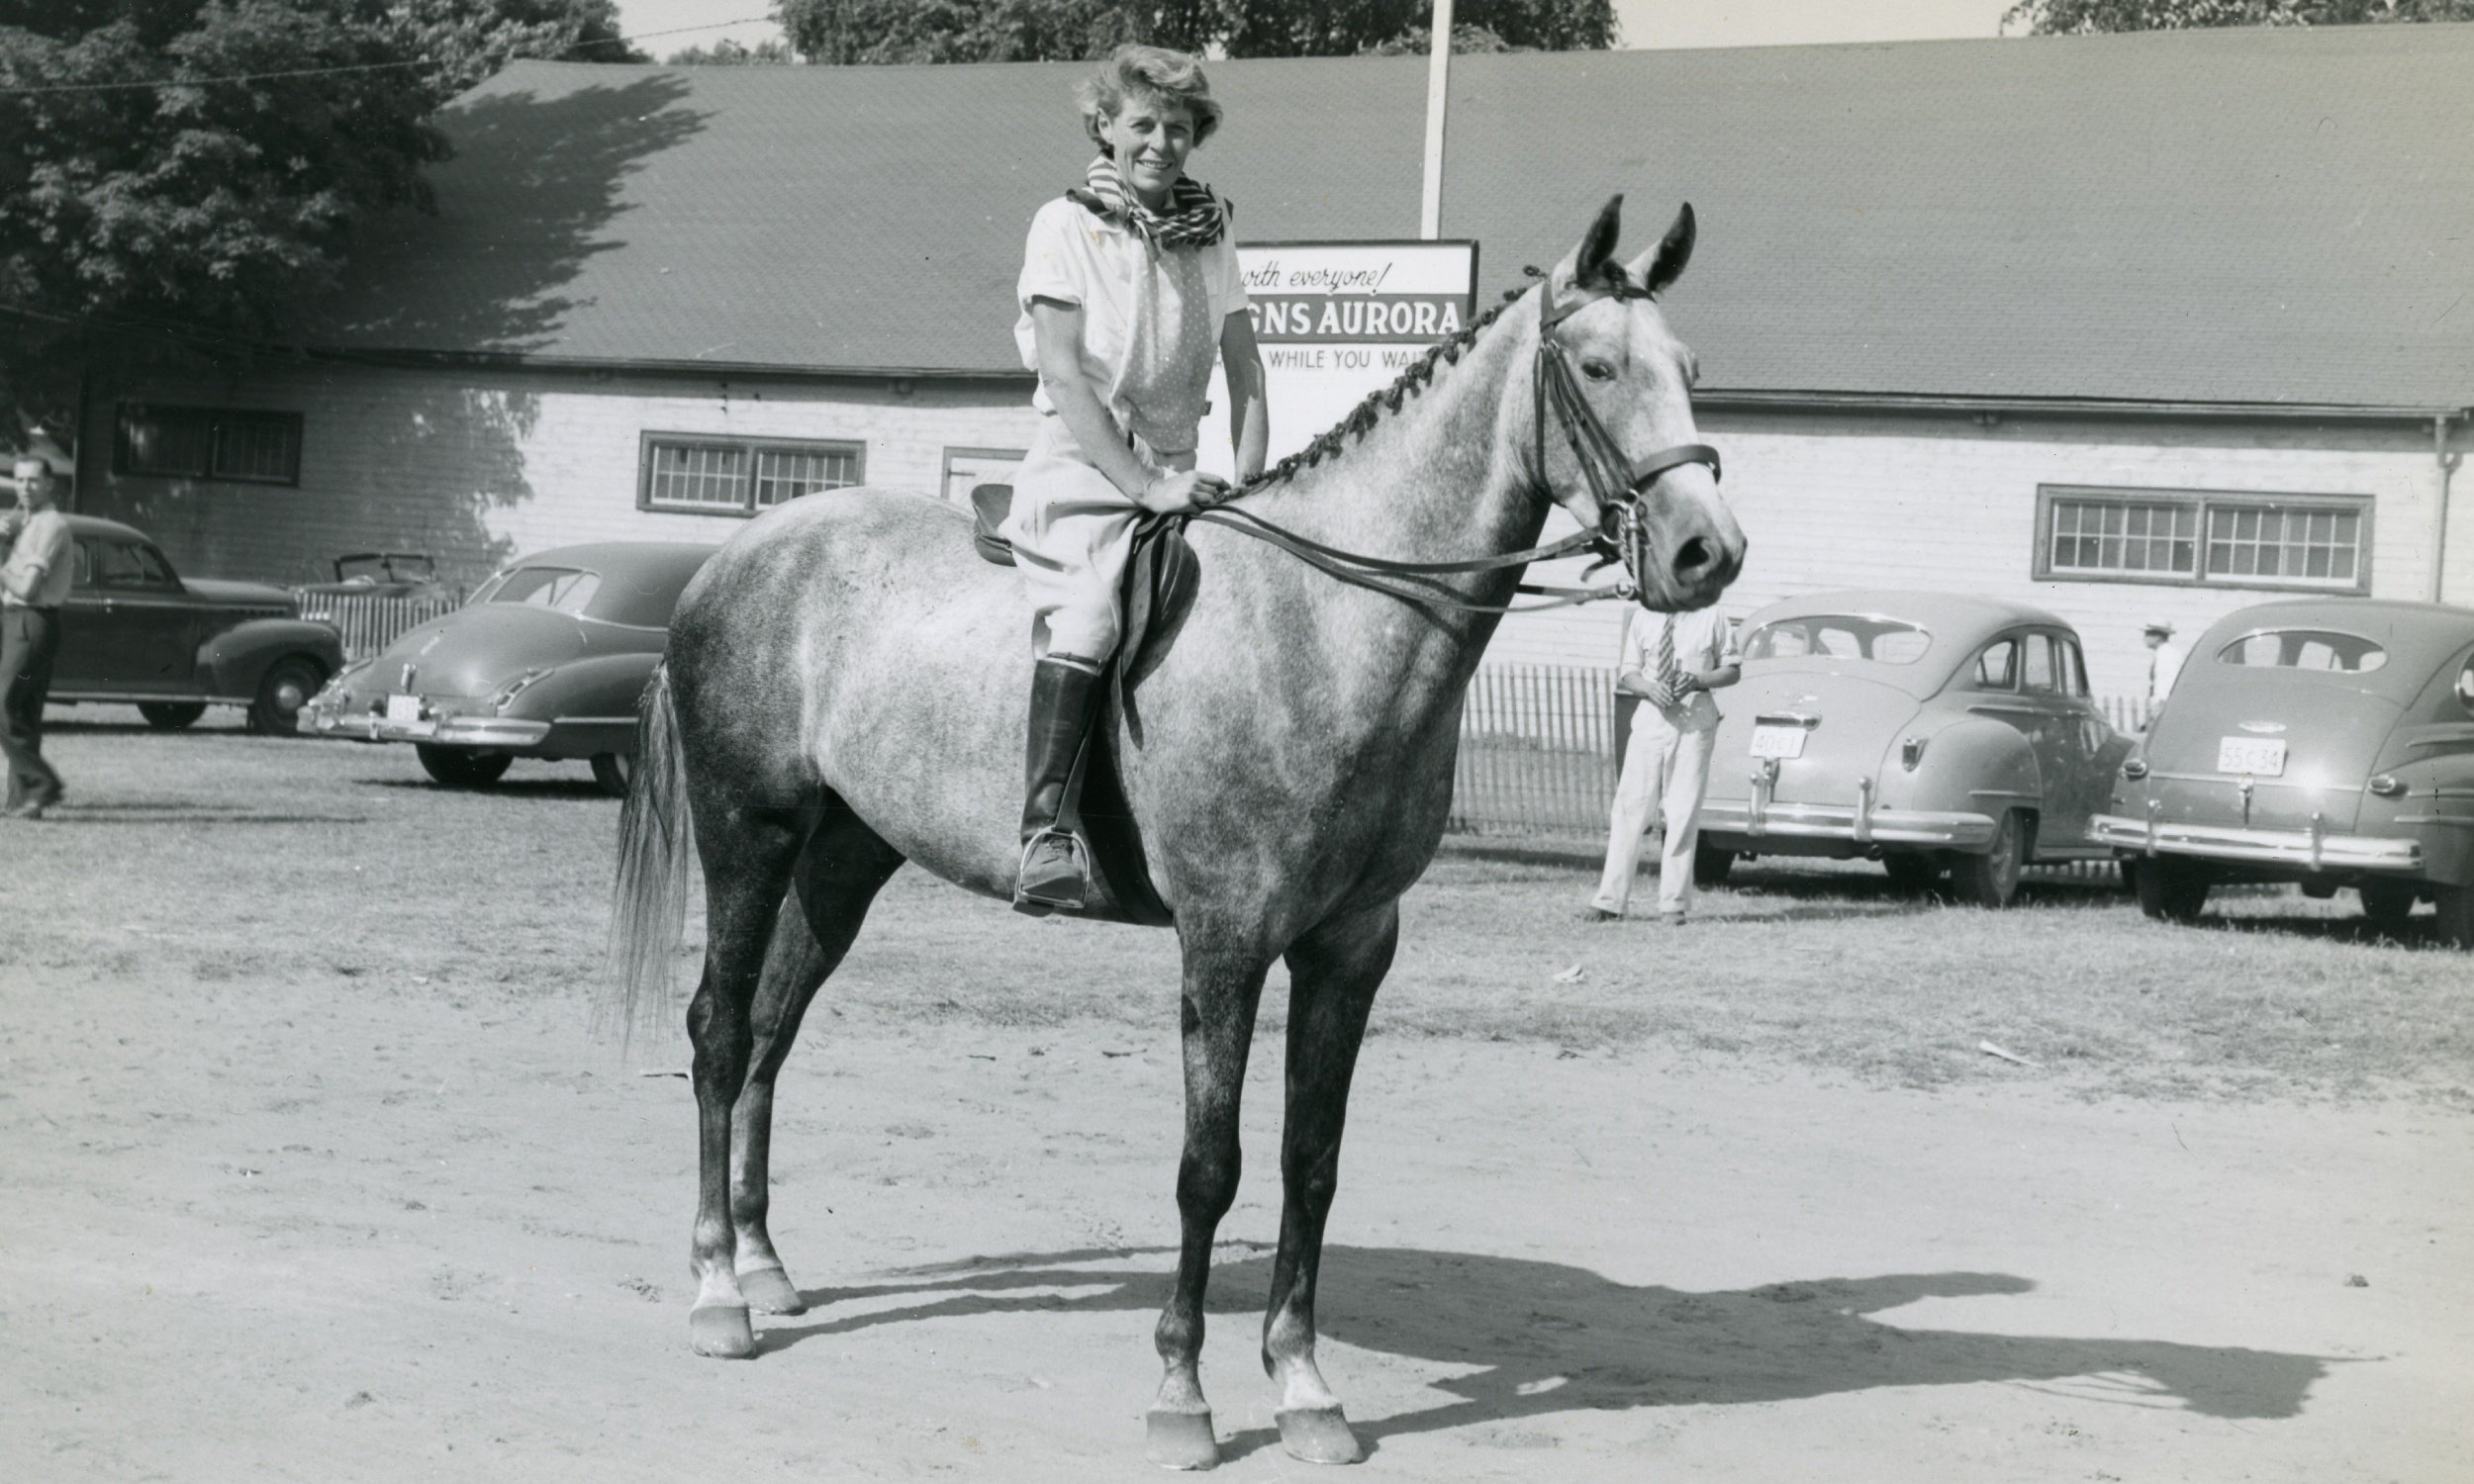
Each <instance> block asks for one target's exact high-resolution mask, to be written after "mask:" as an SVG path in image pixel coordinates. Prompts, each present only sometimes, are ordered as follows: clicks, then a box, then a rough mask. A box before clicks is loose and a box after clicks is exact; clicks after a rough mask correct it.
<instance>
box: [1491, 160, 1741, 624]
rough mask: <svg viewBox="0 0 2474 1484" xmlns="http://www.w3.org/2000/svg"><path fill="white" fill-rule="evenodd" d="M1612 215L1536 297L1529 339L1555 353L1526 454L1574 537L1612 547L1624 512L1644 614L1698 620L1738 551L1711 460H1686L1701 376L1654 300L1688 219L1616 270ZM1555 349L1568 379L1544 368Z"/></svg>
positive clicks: (1681, 248)
mask: <svg viewBox="0 0 2474 1484" xmlns="http://www.w3.org/2000/svg"><path fill="white" fill-rule="evenodd" d="M1622 206H1623V198H1622V197H1621V196H1617V197H1615V198H1614V199H1613V200H1611V201H1609V202H1607V203H1606V206H1605V208H1604V209H1603V210H1602V211H1600V212H1599V213H1598V218H1597V221H1596V222H1594V223H1592V224H1591V225H1590V227H1589V230H1588V232H1586V233H1584V234H1583V235H1582V237H1581V239H1580V243H1579V245H1578V246H1576V247H1574V248H1573V249H1572V250H1571V252H1570V254H1569V255H1568V256H1566V257H1565V259H1564V260H1563V261H1562V262H1561V263H1558V264H1556V266H1555V271H1554V272H1553V273H1551V274H1549V275H1547V280H1546V282H1545V284H1544V285H1542V286H1541V288H1540V290H1539V294H1538V297H1539V300H1540V323H1539V327H1538V332H1539V333H1540V334H1541V335H1544V336H1546V337H1548V339H1550V340H1551V341H1553V342H1554V345H1553V346H1552V347H1542V350H1541V354H1540V356H1539V358H1538V363H1537V366H1536V369H1535V373H1534V374H1536V375H1538V376H1540V377H1542V378H1546V379H1547V383H1548V384H1547V385H1546V386H1544V387H1542V388H1541V389H1540V394H1539V395H1538V396H1537V397H1535V398H1533V399H1532V405H1533V406H1534V407H1535V408H1536V409H1537V413H1538V416H1539V417H1540V418H1541V419H1542V420H1541V422H1540V425H1539V426H1538V428H1537V430H1536V434H1535V437H1534V438H1533V441H1532V446H1533V447H1534V448H1535V449H1536V450H1537V456H1538V457H1539V458H1540V459H1542V460H1543V463H1544V467H1543V469H1542V470H1541V471H1540V473H1541V475H1542V476H1543V478H1544V480H1545V483H1546V486H1547V489H1548V491H1549V492H1550V493H1551V494H1552V495H1553V496H1554V498H1555V502H1556V503H1557V504H1558V505H1561V506H1562V507H1564V509H1566V510H1570V512H1571V513H1572V515H1573V516H1574V517H1575V518H1577V519H1578V520H1579V521H1580V522H1581V524H1582V525H1583V526H1585V527H1588V528H1591V529H1598V530H1604V531H1607V532H1608V533H1609V534H1610V535H1613V534H1616V533H1617V531H1618V528H1619V527H1621V526H1623V525H1624V522H1625V513H1624V510H1623V507H1625V506H1626V505H1628V504H1630V505H1633V506H1634V512H1633V513H1632V515H1631V517H1630V521H1631V524H1630V528H1629V535H1630V537H1631V539H1629V540H1626V541H1623V542H1622V543H1621V545H1622V549H1623V551H1624V556H1625V562H1626V565H1627V566H1629V567H1631V568H1632V569H1633V571H1632V579H1633V582H1634V583H1635V584H1637V585H1638V586H1639V588H1640V590H1641V602H1642V603H1643V604H1644V605H1645V606H1648V607H1651V608H1655V609H1660V610H1667V609H1675V608H1700V607H1707V606H1708V605H1709V604H1711V603H1715V602H1717V601H1718V595H1719V594H1720V593H1722V592H1724V591H1725V590H1726V587H1727V584H1729V583H1731V582H1733V581H1735V577H1736V573H1737V572H1739V571H1740V570H1742V568H1743V566H1744V548H1745V539H1744V530H1743V527H1741V526H1739V525H1737V524H1736V520H1735V515H1734V514H1733V512H1731V511H1730V510H1728V509H1727V505H1726V502H1725V501H1723V500H1721V499H1720V498H1719V495H1718V469H1717V465H1716V458H1715V455H1714V454H1710V453H1709V452H1708V450H1706V449H1700V448H1698V446H1697V445H1698V444H1699V434H1698V432H1697V430H1696V429H1695V427H1694V425H1693V421H1692V397H1691V392H1692V383H1693V380H1694V378H1695V377H1696V375H1697V374H1698V370H1699V368H1698V363H1697V362H1696V361H1695V360H1694V358H1693V355H1692V352H1691V350H1690V349H1688V348H1687V347H1686V346H1685V345H1684V343H1683V342H1682V341H1681V340H1678V339H1676V338H1675V335H1674V332H1673V331H1672V330H1671V329H1669V328H1668V327H1667V325H1666V317H1665V315H1664V314H1663V313H1661V312H1660V310H1659V307H1658V302H1657V299H1656V295H1657V294H1658V293H1659V292H1660V291H1661V290H1663V289H1665V287H1666V286H1667V285H1668V284H1670V283H1673V282H1674V281H1675V279H1676V277H1677V276H1678V275H1680V274H1681V273H1682V272H1683V267H1684V263H1685V262H1686V261H1687V260H1689V259H1690V257H1691V256H1692V236H1693V222H1692V208H1691V207H1689V206H1686V207H1684V208H1683V210H1682V211H1681V212H1680V213H1678V214H1677V215H1676V217H1675V225H1674V226H1673V227H1671V228H1669V229H1668V230H1667V232H1666V235H1665V238H1664V239H1663V240H1662V241H1660V242H1659V244H1658V245H1657V246H1656V247H1653V248H1651V249H1650V250H1649V251H1647V252H1644V253H1642V254H1641V255H1640V256H1639V257H1637V258H1635V259H1633V260H1632V261H1631V262H1630V263H1619V262H1617V261H1616V260H1615V239H1616V232H1617V229H1618V226H1619V221H1620V219H1619V212H1620V209H1621V207H1622ZM1558 349H1560V351H1561V356H1560V359H1561V360H1562V362H1563V364H1564V366H1565V367H1567V368H1569V372H1565V371H1558V370H1555V369H1554V368H1551V367H1550V365H1549V361H1550V358H1552V357H1554V355H1555V351H1556V350H1558ZM1559 378H1560V379H1561V380H1562V382H1563V388H1564V394H1563V396H1562V397H1560V398H1559V396H1558V395H1557V390H1556V387H1555V385H1554V383H1555V382H1556V381H1557V380H1558V379H1559ZM1592 422H1594V423H1595V424H1596V426H1595V428H1591V427H1590V426H1589V425H1588V424H1590V423H1592ZM1601 433H1602V434H1603V436H1602V437H1601V436H1600V434H1601ZM1704 458H1706V459H1707V462H1704V461H1703V459H1704ZM1592 465H1595V468H1594V471H1593V469H1592V467H1591V466H1592Z"/></svg>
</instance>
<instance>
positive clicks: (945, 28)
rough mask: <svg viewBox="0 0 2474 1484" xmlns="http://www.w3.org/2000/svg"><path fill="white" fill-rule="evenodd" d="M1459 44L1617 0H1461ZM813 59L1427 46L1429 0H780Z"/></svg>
mask: <svg viewBox="0 0 2474 1484" xmlns="http://www.w3.org/2000/svg"><path fill="white" fill-rule="evenodd" d="M1454 10H1455V20H1456V22H1458V23H1459V24H1456V25H1455V26H1454V28H1453V36H1454V43H1453V49H1455V50H1491V49H1509V50H1528V49H1539V50H1576V49H1581V48H1596V47H1605V46H1613V45H1614V44H1615V40H1616V34H1617V28H1616V20H1615V10H1614V5H1613V0H1461V3H1459V4H1457V5H1456V6H1455V7H1454ZM774 14H775V16H776V17H777V18H778V19H779V20H780V21H781V23H782V29H783V31H784V32H785V33H786V34H787V35H788V36H789V38H790V44H791V47H792V49H793V50H795V51H797V52H798V53H799V54H800V55H801V56H803V57H805V58H806V59H808V60H809V61H811V62H827V63H832V64H835V65H849V64H852V63H865V62H878V63H882V62H962V61H1073V60H1080V59H1082V58H1086V57H1093V56H1103V55H1105V54H1106V53H1107V52H1108V51H1109V50H1110V49H1112V48H1113V47H1115V46H1118V45H1119V44H1120V43H1124V42H1149V43H1152V44H1153V45H1156V46H1175V47H1178V48H1180V49H1182V50H1187V51H1205V50H1209V49H1213V48H1217V49H1219V50H1221V51H1223V52H1224V53H1225V54H1227V55H1230V56H1349V55H1352V54H1355V53H1358V52H1362V51H1377V50H1382V49H1386V48H1387V49H1388V50H1390V51H1405V50H1418V51H1422V50H1424V49H1425V46H1426V42H1425V26H1426V22H1427V19H1428V17H1429V15H1430V14H1431V7H1430V6H1429V5H1428V4H1427V3H1425V0H1151V3H1143V0H780V3H779V5H778V8H777V9H776V10H775V12H774Z"/></svg>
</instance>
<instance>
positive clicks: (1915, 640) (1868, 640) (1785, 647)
mask: <svg viewBox="0 0 2474 1484" xmlns="http://www.w3.org/2000/svg"><path fill="white" fill-rule="evenodd" d="M1932 647H1933V636H1932V635H1931V634H1929V633H1927V632H1925V631H1924V630H1923V629H1921V628H1918V627H1917V626H1916V625H1914V624H1912V623H1902V622H1900V621H1899V620H1898V619H1895V618H1876V617H1871V616H1869V615H1865V616H1858V615H1855V614H1851V613H1811V614H1806V615H1804V616H1801V617H1796V618H1778V619H1773V620H1771V621H1770V622H1768V623H1764V624H1762V625H1761V626H1760V627H1759V628H1757V629H1755V630H1753V633H1752V637H1751V638H1749V639H1747V640H1746V641H1745V643H1744V657H1745V658H1746V659H1748V660H1793V659H1802V658H1804V657H1806V656H1810V655H1826V656H1830V657H1833V658H1837V659H1845V660H1871V661H1873V662H1874V663H1876V664H1881V665H1913V664H1914V663H1916V662H1917V661H1918V660H1920V659H1923V658H1924V653H1925V651H1926V650H1928V649H1930V648H1932Z"/></svg>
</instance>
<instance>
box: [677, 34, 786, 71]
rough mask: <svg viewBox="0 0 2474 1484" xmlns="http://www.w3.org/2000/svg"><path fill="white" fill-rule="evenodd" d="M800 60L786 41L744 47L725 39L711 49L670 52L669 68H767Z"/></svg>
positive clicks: (695, 47) (696, 47) (688, 49)
mask: <svg viewBox="0 0 2474 1484" xmlns="http://www.w3.org/2000/svg"><path fill="white" fill-rule="evenodd" d="M798 60H799V58H798V57H796V56H794V55H792V54H791V48H790V46H789V44H787V43H784V42H773V41H765V42H758V43H757V44H756V45H755V46H740V45H739V44H738V43H736V42H734V41H731V40H730V39H729V38H728V37H723V38H722V39H721V40H720V41H717V42H715V43H714V44H713V46H712V47H711V48H707V47H704V46H690V47H688V48H687V49H686V50H685V51H673V52H672V53H670V56H669V59H668V62H667V65H669V66H673V67H764V66H782V65H786V64H788V63H791V62H796V61H798Z"/></svg>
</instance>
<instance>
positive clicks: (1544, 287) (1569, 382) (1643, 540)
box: [1183, 270, 1719, 613]
mask: <svg viewBox="0 0 2474 1484" xmlns="http://www.w3.org/2000/svg"><path fill="white" fill-rule="evenodd" d="M1533 271H1534V270H1533ZM1648 297H1650V296H1649V295H1648V294H1647V293H1645V292H1644V291H1642V290H1640V289H1636V288H1633V287H1632V286H1631V285H1630V284H1628V283H1625V282H1624V281H1623V280H1622V279H1621V278H1618V279H1617V280H1616V283H1615V285H1614V286H1613V287H1606V288H1592V289H1585V290H1582V291H1580V292H1578V293H1576V294H1574V295H1573V296H1572V297H1571V298H1570V300H1569V301H1567V302H1566V303H1565V304H1564V305H1563V306H1562V307H1561V308H1558V307H1557V305H1556V302H1555V286H1554V283H1553V281H1552V280H1548V281H1546V282H1543V283H1541V284H1540V285H1539V286H1538V359H1537V366H1536V373H1535V375H1534V376H1533V377H1532V378H1531V379H1532V381H1533V382H1534V383H1535V390H1536V395H1537V415H1536V418H1535V427H1536V434H1537V451H1536V460H1537V475H1536V478H1537V480H1538V483H1539V485H1540V486H1541V487H1542V488H1543V487H1545V485H1546V425H1547V416H1548V413H1549V410H1550V409H1552V411H1553V413H1554V417H1555V421H1556V423H1557V425H1558V426H1560V427H1562V428H1563V430H1564V437H1565V439H1566V440H1567V441H1568V442H1570V445H1571V450H1572V457H1573V458H1574V459H1575V460H1576V461H1577V462H1578V463H1579V465H1580V471H1581V475H1582V477H1583V478H1585V479H1586V480H1587V481H1588V482H1589V493H1590V494H1591V495H1592V496H1594V497H1595V498H1596V500H1597V502H1598V509H1599V510H1600V511H1601V512H1602V514H1601V525H1600V528H1599V529H1597V530H1582V531H1574V532H1573V533H1572V534H1570V535H1569V536H1566V537H1565V538H1564V539H1562V540H1560V541H1556V542H1552V543H1550V544H1548V545H1545V546H1532V547H1530V548H1529V549H1527V550H1525V551H1513V552H1506V553H1504V554H1502V555H1500V556H1488V557H1472V558H1469V559H1468V560H1465V561H1458V562H1403V561H1395V560H1393V559H1391V558H1389V557H1375V556H1367V555H1364V554H1363V553H1360V552H1353V551H1343V550H1341V549H1340V548H1339V547H1336V546H1326V545H1324V544H1323V543H1322V542H1320V541H1316V540H1313V539H1311V538H1310V537H1307V536H1302V535H1299V534H1298V533H1297V532H1295V531H1293V530H1289V529H1288V528H1286V527H1285V526H1282V525H1276V524H1274V523H1273V522H1271V521H1269V520H1266V519H1264V518H1263V517H1262V516H1260V515H1258V514H1256V513H1254V512H1253V511H1252V510H1239V509H1237V508H1235V507H1234V506H1229V505H1214V506H1205V507H1203V508H1202V509H1201V510H1194V511H1192V512H1190V513H1189V514H1188V515H1186V516H1184V517H1183V518H1185V519H1187V520H1189V521H1190V520H1207V521H1210V522H1211V523H1212V524H1214V525H1225V526H1227V527H1229V528H1230V529H1232V530H1238V531H1243V532H1244V533H1245V534H1247V535H1249V536H1252V537H1254V538H1255V539H1257V540H1259V541H1264V542H1268V543H1270V544H1271V545H1273V546H1277V547H1279V548H1280V549H1281V550H1283V551H1285V552H1287V553H1288V554H1289V555H1291V556H1293V557H1295V558H1297V559H1298V560H1299V561H1301V562H1304V563H1305V564H1306V565H1307V566H1310V567H1313V568H1315V569H1316V570H1318V571H1321V572H1324V573H1327V574H1329V575H1330V576H1332V577H1334V578H1336V579H1338V580H1339V581H1341V582H1344V583H1348V584H1350V585H1351V586H1353V587H1360V588H1366V589H1369V590H1371V591H1374V592H1377V593H1382V594H1387V595H1389V596H1390V597H1393V598H1397V599H1400V600H1401V601H1403V602H1405V603H1421V604H1424V605H1425V606H1428V607H1436V608H1447V609H1451V610H1453V611H1456V612H1463V613H1535V612H1539V611H1541V610H1543V609H1547V608H1561V607H1570V606H1573V605H1575V604H1578V603H1598V602H1601V601H1603V600H1606V599H1610V598H1623V599H1630V598H1638V597H1639V596H1640V593H1641V590H1640V588H1639V586H1638V584H1637V582H1636V581H1623V582H1617V583H1612V584H1609V585H1607V586H1605V587H1591V586H1589V585H1588V579H1589V576H1590V574H1592V573H1594V572H1596V571H1597V570H1598V569H1599V568H1601V567H1606V566H1610V565H1613V564H1615V563H1618V562H1620V563H1621V564H1622V565H1623V566H1624V568H1625V570H1626V571H1627V572H1629V573H1631V574H1633V576H1634V578H1636V579H1637V577H1638V575H1639V574H1640V573H1641V572H1643V571H1645V570H1646V569H1647V568H1648V565H1649V560H1650V536H1649V520H1648V517H1647V515H1646V513H1645V512H1644V510H1643V503H1644V501H1645V499H1646V497H1647V496H1648V494H1649V491H1650V487H1651V486H1652V485H1654V484H1656V483H1657V482H1658V480H1659V477H1660V476H1661V475H1664V474H1665V473H1666V472H1667V471H1668V470H1670V469H1678V468H1681V467H1682V466H1684V465H1686V464H1704V465H1707V466H1708V468H1709V472H1710V477H1711V478H1712V479H1716V478H1718V477H1719V465H1718V450H1717V449H1715V448H1713V447H1711V446H1710V445H1709V444H1707V443H1678V444H1676V445H1675V446H1674V447H1672V448H1663V449H1660V450H1659V451H1658V452H1656V453H1653V454H1651V455H1649V456H1648V457H1647V458H1644V459H1642V460H1641V461H1640V462H1639V463H1637V464H1635V463H1632V462H1630V461H1628V460H1627V459H1625V457H1624V455H1623V450H1622V449H1621V448H1619V447H1618V446H1616V443H1615V439H1614V436H1613V435H1612V434H1610V433H1609V432H1607V430H1606V424H1605V423H1603V422H1601V421H1599V420H1598V415H1597V410H1596V409H1594V408H1592V407H1590V406H1589V401H1588V399H1587V398H1586V397H1585V396H1583V395H1582V394H1581V391H1580V381H1579V378H1578V377H1577V376H1576V375H1575V374H1574V373H1573V371H1572V364H1571V354H1570V351H1568V350H1566V349H1565V348H1564V344H1563V342H1562V341H1560V340H1558V339H1556V338H1555V335H1554V329H1555V326H1556V325H1561V324H1563V323H1564V322H1565V321H1566V320H1568V319H1570V318H1571V316H1572V315H1573V314H1574V313H1576V312H1578V311H1579V310H1581V309H1583V308H1585V307H1587V306H1589V305H1591V304H1594V303H1596V302H1597V301H1599V300H1601V299H1646V298H1648ZM1582 551H1590V552H1595V553H1596V554H1597V557H1598V560H1596V561H1594V562H1592V563H1590V564H1589V566H1588V568H1587V569H1586V570H1584V571H1583V572H1582V573H1581V582H1582V586H1580V587H1577V588H1570V587H1556V586H1551V585H1548V584H1543V583H1522V584H1520V585H1519V586H1518V587H1517V588H1516V589H1515V590H1514V591H1515V592H1519V593H1525V594H1529V595H1532V596H1534V597H1539V598H1543V599H1545V600H1546V601H1545V602H1543V603H1525V604H1512V603H1472V602H1470V601H1469V600H1468V599H1465V598H1463V597H1461V596H1460V594H1459V593H1457V592H1455V591H1454V590H1453V588H1452V586H1451V585H1450V584H1449V583H1448V582H1446V581H1445V579H1446V578H1448V577H1454V576H1466V575H1468V574H1471V573H1478V572H1499V571H1502V570H1503V569H1504V568H1506V567H1525V566H1527V565H1528V564H1529V563H1531V562H1543V561H1551V560H1553V559H1555V558H1557V557H1566V556H1570V555H1572V554H1574V553H1576V552H1582Z"/></svg>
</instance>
